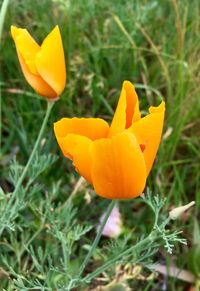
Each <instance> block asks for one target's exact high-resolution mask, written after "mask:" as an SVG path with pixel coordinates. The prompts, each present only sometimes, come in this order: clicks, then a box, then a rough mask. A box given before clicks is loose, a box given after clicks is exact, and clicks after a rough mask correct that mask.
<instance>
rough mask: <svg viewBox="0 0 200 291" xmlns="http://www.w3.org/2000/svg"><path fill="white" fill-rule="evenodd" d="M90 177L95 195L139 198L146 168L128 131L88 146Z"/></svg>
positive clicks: (112, 197)
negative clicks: (89, 147) (90, 161)
mask: <svg viewBox="0 0 200 291" xmlns="http://www.w3.org/2000/svg"><path fill="white" fill-rule="evenodd" d="M91 160H92V166H91V167H92V168H91V176H92V182H93V186H94V188H95V191H96V193H97V194H99V195H100V196H102V197H105V198H109V199H130V198H133V197H137V196H139V195H140V194H141V193H142V191H143V190H144V187H145V183H146V166H145V162H144V157H143V154H142V151H141V149H140V146H139V144H138V142H137V140H136V138H135V137H134V135H133V134H131V133H129V132H128V131H124V132H123V133H120V134H117V135H115V136H113V137H112V138H110V139H100V140H96V141H94V142H93V143H92V145H91Z"/></svg>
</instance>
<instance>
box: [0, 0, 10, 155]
mask: <svg viewBox="0 0 200 291" xmlns="http://www.w3.org/2000/svg"><path fill="white" fill-rule="evenodd" d="M9 2H10V0H4V1H3V2H2V5H1V10H0V43H1V40H2V33H3V27H4V22H5V17H6V12H7V8H8V4H9ZM1 115H2V98H1V88H0V149H1V136H2V122H1V121H2V116H1ZM0 155H1V152H0Z"/></svg>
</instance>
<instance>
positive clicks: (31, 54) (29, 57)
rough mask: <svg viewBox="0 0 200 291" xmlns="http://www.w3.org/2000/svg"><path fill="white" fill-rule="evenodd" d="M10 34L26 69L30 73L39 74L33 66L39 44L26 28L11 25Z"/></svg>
mask: <svg viewBox="0 0 200 291" xmlns="http://www.w3.org/2000/svg"><path fill="white" fill-rule="evenodd" d="M11 34H12V37H13V40H14V42H15V45H16V48H17V50H18V52H19V53H20V55H21V56H22V58H23V60H24V62H25V64H26V66H27V68H28V70H29V71H30V72H31V73H32V74H35V75H39V74H38V71H37V69H36V66H35V56H36V54H37V53H38V52H39V50H40V46H39V45H38V44H37V42H36V41H35V40H34V39H33V38H32V36H31V35H30V33H29V32H28V31H27V30H26V29H23V28H18V27H16V26H11Z"/></svg>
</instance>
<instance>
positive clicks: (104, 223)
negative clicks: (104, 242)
mask: <svg viewBox="0 0 200 291" xmlns="http://www.w3.org/2000/svg"><path fill="white" fill-rule="evenodd" d="M116 203H117V200H112V201H111V202H110V204H109V206H108V208H107V210H106V213H105V215H104V218H103V220H102V222H101V224H100V227H99V230H98V232H97V235H96V237H95V240H94V242H93V244H92V246H91V248H90V250H89V252H88V254H87V256H86V258H85V260H84V261H83V263H82V265H81V267H80V270H79V274H78V276H79V277H80V276H81V275H82V273H83V271H84V270H85V267H86V265H87V264H88V262H89V260H90V257H91V256H92V255H93V252H94V250H95V248H96V246H97V245H98V242H99V240H100V238H101V235H102V232H103V230H104V226H105V225H106V222H107V220H108V218H109V216H110V214H111V212H112V210H113V208H114V206H115V205H116Z"/></svg>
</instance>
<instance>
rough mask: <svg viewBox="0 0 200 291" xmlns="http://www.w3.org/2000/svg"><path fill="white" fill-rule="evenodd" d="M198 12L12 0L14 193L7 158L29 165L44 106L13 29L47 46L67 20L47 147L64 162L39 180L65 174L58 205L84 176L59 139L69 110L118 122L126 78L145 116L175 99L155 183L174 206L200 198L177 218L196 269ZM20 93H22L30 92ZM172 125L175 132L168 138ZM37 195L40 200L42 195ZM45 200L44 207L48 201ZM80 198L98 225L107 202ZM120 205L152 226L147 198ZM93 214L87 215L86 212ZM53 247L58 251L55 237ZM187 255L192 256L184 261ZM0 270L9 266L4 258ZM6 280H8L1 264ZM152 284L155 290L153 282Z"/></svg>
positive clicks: (198, 6)
mask: <svg viewBox="0 0 200 291" xmlns="http://www.w3.org/2000/svg"><path fill="white" fill-rule="evenodd" d="M199 12H200V2H199V1H198V0H193V1H187V0H182V1H176V0H172V1H170V0H166V1H164V0H162V1H158V0H150V1H147V0H135V1H133V0H132V1H131V0H130V1H123V0H119V1H115V2H113V1H112V0H107V1H105V0H100V1H95V0H76V1H64V0H63V1H62V0H60V1H59V0H57V1H50V0H42V1H39V0H36V1H31V0H26V1H20V0H16V1H11V4H10V6H9V8H8V12H7V15H6V22H5V26H4V31H3V40H2V43H1V47H0V62H1V80H0V82H1V83H0V84H1V94H2V130H3V137H2V138H3V143H2V156H1V161H0V166H1V167H2V170H3V171H2V170H1V172H0V178H1V186H2V187H3V189H4V190H5V191H6V192H9V191H11V189H12V185H11V182H10V181H9V178H8V166H9V163H10V161H11V159H12V158H13V156H14V155H15V154H17V160H18V161H20V162H21V163H25V162H26V160H27V158H28V156H29V153H30V151H31V149H32V146H33V144H34V141H35V139H36V136H37V133H38V130H39V127H40V124H41V120H42V117H43V115H44V110H45V102H44V101H43V100H41V99H39V98H35V94H34V92H33V91H32V89H31V88H30V87H29V86H28V85H27V84H26V82H25V80H24V77H23V75H22V73H21V71H20V68H19V64H18V59H17V56H16V53H15V48H14V44H13V41H12V39H11V36H10V25H11V24H16V25H18V26H19V27H26V28H27V29H28V30H29V31H30V32H31V33H32V35H34V36H35V37H36V38H37V40H38V41H39V42H41V41H42V39H43V38H44V36H46V35H47V34H48V32H49V31H50V30H51V29H52V27H53V26H54V25H55V24H59V26H60V29H61V33H62V38H63V43H64V48H65V54H66V60H67V74H68V77H67V88H66V90H65V92H64V93H63V95H62V97H61V99H60V101H59V102H57V103H56V105H55V108H54V110H53V111H54V112H53V114H52V115H51V118H50V121H49V127H48V131H46V137H48V138H47V139H46V143H45V146H44V148H43V151H44V152H49V151H50V152H52V153H57V154H58V155H59V159H58V160H57V161H56V162H55V164H54V165H53V166H52V167H51V168H50V170H48V172H44V174H43V175H42V177H41V178H40V181H41V182H43V183H44V185H48V183H49V182H50V181H52V182H53V181H58V180H61V184H60V188H59V191H60V195H59V196H58V197H56V199H55V201H56V203H57V204H59V203H64V201H65V200H66V198H67V197H68V195H69V193H70V192H71V191H72V190H73V187H74V184H75V182H76V181H77V179H78V175H77V174H76V173H75V171H74V170H73V169H72V167H71V164H70V162H68V161H66V160H64V159H63V158H62V156H61V153H60V151H59V149H58V146H57V144H56V142H55V138H54V136H53V131H52V123H53V122H54V121H56V120H58V119H59V118H61V117H64V116H68V117H71V116H101V117H103V118H105V119H107V120H108V121H110V120H111V118H112V112H113V111H114V109H115V106H116V102H117V100H118V96H119V93H120V89H121V85H122V82H123V80H125V79H128V80H130V81H132V82H133V83H134V84H136V88H137V92H138V94H139V97H140V107H141V108H142V110H145V111H144V112H146V109H147V108H148V106H149V105H150V104H158V103H159V101H160V100H161V98H164V99H165V100H166V104H167V105H166V108H167V111H166V121H165V129H164V137H165V138H164V139H163V141H162V144H161V146H160V149H159V154H158V157H157V161H156V164H155V166H154V168H153V171H152V173H151V175H150V177H149V180H148V185H149V187H150V188H151V189H152V190H153V192H154V193H159V194H160V195H162V196H163V197H167V205H166V209H167V208H170V207H172V206H178V205H180V204H182V203H187V202H189V201H191V200H195V201H196V206H195V209H193V210H191V212H190V214H189V215H188V217H186V218H185V219H186V220H185V221H179V222H177V223H176V224H175V225H176V226H175V227H178V228H179V227H180V228H181V227H182V226H184V236H185V237H186V238H187V239H188V247H185V246H184V247H182V246H181V247H180V246H179V247H178V246H177V248H176V249H175V252H174V258H173V262H174V263H175V264H177V265H178V266H179V267H180V268H186V269H188V268H190V266H189V264H188V262H190V260H191V253H190V251H191V250H193V249H194V248H195V247H194V241H193V232H194V219H196V220H197V221H199V207H200V187H199V185H200V152H199V144H200V114H199V113H200V59H199V50H200V34H199V30H200V18H199ZM11 89H12V90H11ZM17 90H24V91H25V93H24V94H21V93H20V91H17ZM169 130H170V131H171V133H170V135H169V136H166V135H165V133H167V132H168V133H169ZM43 190H44V189H43ZM44 192H45V191H43V192H42V193H43V194H42V195H44ZM36 196H37V198H35V199H36V201H38V199H39V196H38V194H37V195H36ZM40 203H41V205H42V203H44V202H40ZM74 203H75V204H76V205H77V206H78V207H79V209H80V213H79V219H80V220H81V219H82V218H83V219H85V220H86V221H87V222H91V221H92V223H95V221H97V219H98V216H99V213H101V211H102V209H103V207H104V204H105V202H104V200H103V201H102V199H100V198H98V197H96V198H93V201H92V203H93V204H94V205H95V204H96V206H95V208H96V209H97V213H96V212H95V211H94V212H93V210H92V209H91V206H90V205H89V206H88V205H83V198H82V195H78V196H77V197H76V198H75V199H74ZM121 211H122V213H123V217H124V224H125V226H126V227H127V229H132V228H133V227H134V228H136V232H137V233H141V231H146V230H147V222H146V217H147V215H148V211H147V210H146V209H143V206H142V204H141V203H140V202H137V200H135V201H129V202H123V203H122V205H121ZM85 213H88V215H87V217H86V216H85ZM97 214H98V215H97ZM27 215H30V213H27ZM33 216H34V215H33ZM133 217H134V219H133ZM32 219H33V218H32V217H30V220H31V221H32V222H31V223H30V225H29V224H27V225H26V227H27V228H28V227H30V226H31V227H32V229H29V228H28V229H29V231H30V235H33V233H34V231H37V229H38V227H39V225H38V221H37V219H36V218H34V219H33V220H32ZM149 221H151V217H150V218H149V219H148V222H149ZM26 227H25V229H26ZM26 232H27V233H28V230H26ZM27 233H23V232H20V231H19V237H18V238H16V237H14V236H13V237H8V238H7V239H8V241H1V242H0V244H1V245H7V246H9V247H10V248H14V249H15V248H17V247H19V248H20V243H22V242H23V241H24V240H26V239H23V238H22V237H21V236H26V235H27V236H29V235H28V234H27ZM44 239H45V235H44V233H41V234H40V236H39V238H38V240H39V242H38V241H37V240H35V241H33V247H35V246H36V245H40V246H41V247H42V248H43V251H48V250H47V249H46V250H45V244H44V241H43V240H44ZM48 239H49V237H48ZM47 248H50V242H49V243H48V244H47ZM55 252H56V250H55ZM2 253H3V256H4V257H6V258H7V257H8V256H9V255H10V253H9V251H8V249H6V247H3V246H2ZM16 253H17V251H16V252H15V251H11V254H12V255H11V256H10V258H9V261H10V264H11V265H12V264H14V262H15V260H16ZM161 253H162V262H164V263H165V262H166V264H167V263H170V258H169V255H167V254H166V253H165V252H163V251H162V252H161ZM79 256H80V257H82V256H83V251H81V250H79ZM55 257H56V255H55ZM183 257H184V260H183V259H181V258H183ZM18 259H19V261H18V263H17V267H15V270H17V271H16V272H18V273H22V274H24V273H25V272H26V266H28V265H29V262H28V260H29V253H28V252H27V253H26V255H24V256H23V257H22V258H18ZM198 259H199V257H197V260H198ZM0 260H1V258H0ZM0 266H2V268H3V269H4V270H5V271H7V272H9V271H8V268H7V266H6V265H5V263H4V260H2V261H1V262H0ZM15 266H16V265H15ZM2 274H3V272H2ZM1 276H2V277H4V276H3V275H1V270H0V278H1ZM11 279H12V276H11ZM11 279H8V278H6V277H5V278H4V280H3V281H2V283H0V288H1V287H2V288H3V287H4V288H7V289H6V290H13V289H12V282H11V281H12V280H11ZM1 284H2V286H1ZM131 284H133V286H132V288H138V287H136V285H137V284H140V282H137V280H136V282H135V283H131ZM142 284H143V285H145V283H142ZM160 284H161V281H160V280H156V279H155V280H154V282H153V286H154V288H155V290H160V288H161V287H160ZM167 284H168V286H167V288H168V290H183V288H184V286H186V285H185V284H186V283H184V282H183V281H180V280H177V279H176V280H174V279H169V280H168V281H167ZM150 285H151V284H150ZM137 286H140V285H137ZM9 288H10V289H9ZM149 288H150V289H147V290H151V288H153V287H152V286H150V287H149ZM142 289H143V288H142ZM142 289H137V290H142ZM0 290H1V289H0ZM2 290H3V289H2ZM133 290H135V289H133ZM145 290H146V289H145Z"/></svg>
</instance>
